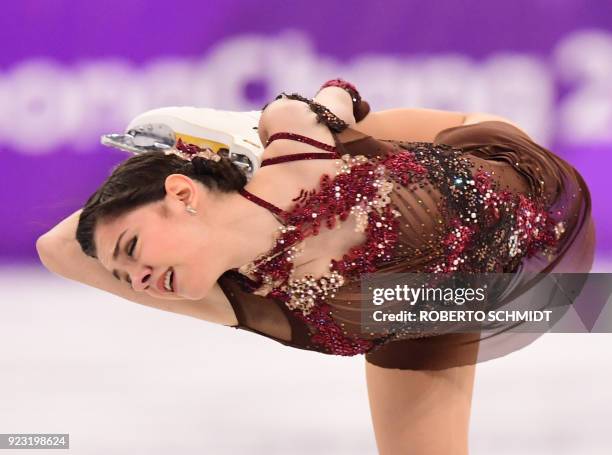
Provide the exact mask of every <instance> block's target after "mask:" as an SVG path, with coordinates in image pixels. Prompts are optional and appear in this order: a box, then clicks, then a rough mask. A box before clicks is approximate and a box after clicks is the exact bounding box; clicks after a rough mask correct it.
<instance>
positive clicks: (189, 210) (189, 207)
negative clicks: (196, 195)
mask: <svg viewBox="0 0 612 455" xmlns="http://www.w3.org/2000/svg"><path fill="white" fill-rule="evenodd" d="M185 210H187V211H188V212H189V213H191V214H192V215H195V214H196V213H198V211H197V210H196V209H194V208H193V207H192V206H190V205H188V206H187V207H185Z"/></svg>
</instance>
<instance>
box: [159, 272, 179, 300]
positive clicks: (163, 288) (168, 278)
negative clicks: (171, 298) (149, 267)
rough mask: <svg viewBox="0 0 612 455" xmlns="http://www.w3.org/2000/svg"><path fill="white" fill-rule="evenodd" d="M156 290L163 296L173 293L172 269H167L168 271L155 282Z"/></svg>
mask: <svg viewBox="0 0 612 455" xmlns="http://www.w3.org/2000/svg"><path fill="white" fill-rule="evenodd" d="M157 289H158V290H159V291H160V292H161V293H163V294H167V293H169V292H174V290H175V286H174V269H173V268H172V267H169V268H168V270H166V272H164V274H163V275H162V276H160V277H159V279H158V280H157Z"/></svg>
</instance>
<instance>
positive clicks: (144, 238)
mask: <svg viewBox="0 0 612 455" xmlns="http://www.w3.org/2000/svg"><path fill="white" fill-rule="evenodd" d="M246 181H247V180H246V177H245V175H244V174H243V173H242V171H241V170H240V169H239V168H238V167H236V166H235V165H234V164H232V162H231V161H230V160H229V159H227V158H225V157H223V158H222V159H221V160H220V161H212V160H208V159H205V158H201V157H194V158H193V159H192V160H191V161H189V160H186V159H183V158H181V157H179V156H177V155H174V154H170V155H166V154H165V153H164V152H161V151H156V152H150V153H144V154H139V155H135V156H133V157H131V158H129V159H128V160H126V161H124V162H122V163H121V164H119V165H118V166H117V167H115V168H114V169H113V172H112V173H111V175H110V176H109V177H108V178H107V179H106V181H105V182H104V183H103V184H102V185H101V186H100V188H99V189H98V190H97V191H96V192H95V193H94V194H93V195H92V196H91V197H90V198H89V199H88V200H87V203H86V204H85V206H84V207H83V210H82V213H81V215H80V218H79V223H78V226H77V230H76V238H77V241H78V242H79V244H80V246H81V249H82V250H83V252H84V253H85V254H86V255H88V256H91V257H93V258H96V259H98V261H99V262H100V263H102V265H103V266H104V267H105V268H106V269H107V270H109V271H112V272H113V275H115V277H116V278H118V279H120V280H121V281H127V282H130V283H131V286H132V288H133V289H134V290H139V291H145V292H147V293H149V294H150V295H153V296H156V297H157V296H160V297H162V298H168V299H178V298H187V299H189V298H193V299H195V298H198V297H200V298H201V297H202V295H201V293H202V290H203V288H202V289H199V288H198V286H199V284H197V283H198V280H199V282H201V283H202V286H204V287H208V289H210V286H211V285H212V284H211V283H214V281H215V279H216V278H217V277H218V276H219V275H220V273H222V272H223V271H219V270H215V269H214V267H215V266H214V265H213V266H210V267H208V266H207V264H211V263H214V262H215V261H214V258H212V257H211V255H213V254H217V255H218V254H219V253H220V252H219V250H218V248H217V247H216V246H215V243H214V238H215V235H216V234H218V231H219V229H218V226H216V225H215V223H214V219H215V213H219V210H220V209H222V207H223V202H224V201H225V200H226V199H227V196H228V195H231V194H235V192H236V191H237V190H238V189H240V188H242V187H243V186H244V185H245V184H246ZM119 239H120V240H119ZM117 245H118V250H117V251H118V254H117V255H114V254H113V253H114V252H115V247H116V246H117ZM169 268H172V270H173V271H174V272H175V278H176V280H174V283H175V285H178V288H177V287H175V292H172V293H168V294H165V293H164V292H163V290H162V291H160V290H159V288H158V282H157V280H158V278H160V277H162V276H164V275H165V272H166V271H167V270H168V269H169ZM206 273H208V274H210V277H207V276H206ZM196 274H197V276H196ZM176 291H178V293H177V292H176ZM160 294H161V295H160Z"/></svg>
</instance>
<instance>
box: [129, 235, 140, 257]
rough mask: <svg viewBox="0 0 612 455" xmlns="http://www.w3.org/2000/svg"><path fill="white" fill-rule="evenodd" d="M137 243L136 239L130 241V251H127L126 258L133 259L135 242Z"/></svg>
mask: <svg viewBox="0 0 612 455" xmlns="http://www.w3.org/2000/svg"><path fill="white" fill-rule="evenodd" d="M137 241H138V237H134V240H132V244H131V246H130V249H129V251H128V256H129V257H133V256H132V254H133V253H134V249H135V248H136V242H137Z"/></svg>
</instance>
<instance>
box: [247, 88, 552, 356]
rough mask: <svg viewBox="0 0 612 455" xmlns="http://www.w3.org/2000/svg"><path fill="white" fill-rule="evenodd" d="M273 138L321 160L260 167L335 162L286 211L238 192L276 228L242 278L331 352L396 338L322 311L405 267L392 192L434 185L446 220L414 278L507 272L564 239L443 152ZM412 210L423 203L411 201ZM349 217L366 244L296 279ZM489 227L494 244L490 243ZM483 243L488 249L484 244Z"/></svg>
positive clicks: (543, 218) (528, 207) (536, 211)
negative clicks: (324, 235)
mask: <svg viewBox="0 0 612 455" xmlns="http://www.w3.org/2000/svg"><path fill="white" fill-rule="evenodd" d="M285 96H287V95H285ZM291 96H292V97H294V99H300V100H302V101H306V102H308V103H309V105H311V107H313V106H314V108H313V110H314V111H315V112H318V111H317V108H316V103H314V102H312V101H310V100H306V99H305V98H302V97H299V95H290V97H291ZM319 111H320V109H319ZM322 118H323V120H324V121H325V123H326V124H327V125H328V126H329V127H330V131H332V133H334V132H338V131H341V130H342V129H344V128H346V126H347V125H346V124H345V125H342V123H343V122H342V121H341V120H340V119H337V118H336V119H334V118H332V117H330V116H329V112H327V114H326V116H323V117H322ZM334 122H335V123H334ZM330 125H331V126H330ZM334 137H335V136H334ZM280 138H282V139H292V140H296V141H300V142H304V143H308V144H310V145H313V146H315V147H317V148H319V149H322V150H325V152H312V153H301V154H294V155H285V156H281V157H277V158H271V159H267V160H264V162H263V163H262V166H267V165H272V164H278V163H282V162H287V161H294V160H303V159H333V160H335V163H336V175H334V176H329V175H323V176H322V177H321V179H320V184H319V187H318V188H316V189H313V190H309V191H307V190H302V191H301V193H300V195H299V196H298V197H296V198H295V199H293V201H294V202H295V204H294V205H293V207H292V208H291V209H290V210H288V211H284V210H282V209H280V208H278V207H275V206H274V205H273V204H270V203H269V202H267V201H264V200H262V199H261V198H259V197H257V196H256V195H254V194H251V193H250V192H248V191H246V190H244V189H243V190H241V191H240V194H242V195H243V196H244V197H246V198H247V199H249V200H251V201H252V202H254V203H256V204H259V205H261V206H262V207H265V208H267V209H268V210H270V211H272V212H273V213H275V214H276V215H277V218H279V219H280V220H282V223H283V225H282V226H281V228H280V229H279V233H278V235H277V237H276V242H275V245H274V246H273V248H272V249H271V250H270V251H269V252H266V253H265V254H263V255H261V256H259V257H258V258H256V259H255V260H254V261H252V262H251V263H250V264H246V265H244V266H243V267H241V268H240V269H239V271H240V273H242V274H243V275H244V276H246V277H248V278H249V280H248V283H249V286H250V292H253V293H257V294H259V295H262V296H265V297H273V298H276V299H279V300H281V301H282V302H284V304H285V305H286V306H287V308H288V309H290V310H291V311H292V312H293V314H294V315H295V316H296V317H297V318H298V319H300V320H302V321H303V322H304V323H306V324H308V325H309V326H310V327H312V328H313V329H314V330H313V332H314V334H313V335H312V337H311V341H312V343H314V344H316V345H318V346H319V347H320V349H321V350H324V351H326V352H328V353H331V354H338V355H355V354H360V353H365V352H368V351H370V350H372V349H373V348H374V347H375V346H377V345H381V344H385V343H387V342H389V341H391V340H392V339H394V338H395V337H397V336H398V334H397V333H393V334H388V335H385V336H381V337H378V338H375V339H366V338H365V337H361V336H359V334H356V333H354V332H353V333H349V332H348V331H346V330H345V329H344V327H343V324H340V323H338V322H337V321H336V320H335V319H334V317H333V313H332V311H331V309H330V307H329V305H328V304H327V303H326V301H327V300H329V299H334V297H335V296H336V293H337V292H338V291H339V290H340V289H341V288H342V287H343V286H344V285H345V284H346V283H347V282H349V281H352V280H358V279H359V277H360V275H361V274H364V273H371V272H376V271H378V270H380V269H381V268H382V267H384V266H385V265H386V264H389V263H392V262H394V261H398V260H404V261H409V260H410V257H409V256H408V253H407V251H408V250H409V248H407V247H406V244H405V242H404V243H402V242H400V241H399V235H400V222H401V217H402V212H401V211H400V210H398V207H396V206H395V204H393V203H392V192H393V191H394V189H395V188H402V189H404V190H405V189H411V191H417V190H418V189H420V188H424V187H425V186H427V185H430V186H431V185H433V186H434V187H436V188H437V190H438V191H439V192H440V193H441V194H442V195H443V196H444V203H443V204H442V206H441V207H440V210H441V211H440V214H442V213H443V214H444V216H439V219H438V220H437V223H439V225H437V226H436V232H437V236H434V234H433V233H432V234H430V236H431V238H430V239H429V240H428V241H427V242H428V243H429V244H430V247H431V252H430V253H429V256H428V257H429V260H428V261H427V262H426V263H424V264H423V265H422V266H421V267H420V268H417V267H416V266H415V268H414V271H420V272H429V273H436V272H452V271H479V272H485V271H489V272H502V271H511V270H513V269H514V268H516V266H517V265H518V263H519V262H520V259H521V258H522V257H523V256H528V255H531V254H534V253H535V252H537V251H540V250H543V249H546V248H551V247H553V246H554V245H555V242H556V240H557V239H558V237H559V235H560V232H562V231H560V229H562V227H563V226H562V225H558V224H557V225H556V224H555V223H554V221H553V220H552V219H551V217H550V216H549V214H548V213H547V211H546V210H545V208H544V207H543V206H542V205H541V204H540V203H538V202H537V201H536V200H534V199H530V198H528V197H526V196H524V195H523V194H515V193H513V192H511V191H506V190H501V189H500V188H498V186H497V185H496V184H495V183H494V181H493V179H492V175H491V173H490V172H487V171H486V170H484V169H478V170H476V171H473V170H472V169H471V168H472V167H473V166H474V165H473V163H472V162H470V161H469V160H468V159H466V158H463V157H462V156H461V152H460V151H459V150H457V149H453V148H452V147H450V146H444V145H443V144H438V145H435V146H434V145H433V144H431V143H398V144H394V145H393V146H392V147H383V148H381V153H379V154H375V155H371V156H364V155H354V156H353V155H351V154H349V153H343V154H341V152H340V151H339V150H338V149H337V147H332V146H329V145H327V144H322V143H321V142H318V141H315V140H313V139H310V138H307V137H304V136H300V135H298V134H294V133H288V132H283V133H277V134H275V135H273V136H272V137H270V139H269V141H268V144H269V143H271V142H272V141H274V140H276V139H280ZM266 145H267V144H266ZM416 201H417V204H418V203H422V201H421V200H420V199H418V198H417V199H416ZM427 210H428V211H429V209H427ZM351 213H353V214H354V215H355V217H356V220H357V227H356V228H355V229H356V230H360V232H365V234H366V240H365V242H364V243H363V244H362V245H360V246H357V247H353V248H351V249H350V250H349V251H348V252H346V254H345V255H344V256H343V257H342V259H341V260H339V261H336V260H332V261H331V263H330V264H329V273H327V274H325V275H324V276H321V277H313V276H306V277H304V278H300V279H294V278H293V272H294V259H295V257H297V256H298V255H299V254H300V253H301V252H302V250H303V241H304V239H305V238H307V237H309V236H311V235H318V234H319V232H320V230H321V229H322V228H324V229H325V228H326V229H332V228H334V227H335V226H336V224H337V223H339V222H342V221H344V220H346V219H347V217H348V216H349V214H351ZM440 214H438V215H440ZM432 216H433V214H432ZM423 225H424V224H423ZM493 228H496V229H497V233H498V234H499V235H494V234H495V233H494V231H493V230H492V229H493ZM502 234H503V235H502ZM485 237H486V238H487V241H486V242H483V241H482V239H483V238H485ZM415 251H416V252H418V253H422V252H423V251H425V248H422V247H421V248H419V249H413V250H410V254H412V255H413V256H414V257H416V253H414V252H415ZM435 251H437V252H438V253H437V254H436V253H435Z"/></svg>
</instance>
